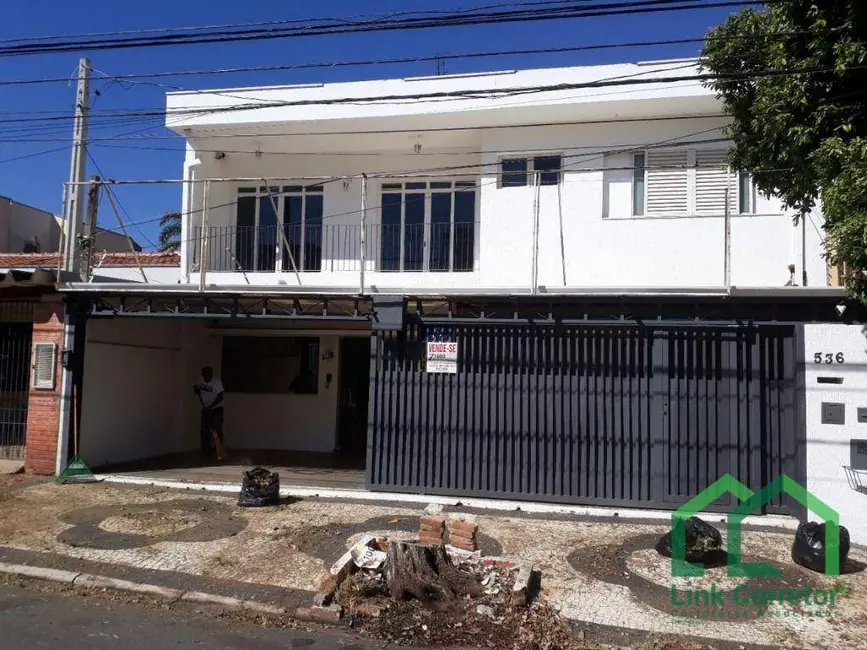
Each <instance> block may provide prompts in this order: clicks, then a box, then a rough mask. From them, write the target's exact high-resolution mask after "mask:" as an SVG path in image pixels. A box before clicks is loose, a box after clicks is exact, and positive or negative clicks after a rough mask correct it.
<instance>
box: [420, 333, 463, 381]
mask: <svg viewBox="0 0 867 650" xmlns="http://www.w3.org/2000/svg"><path fill="white" fill-rule="evenodd" d="M426 368H427V371H428V372H441V373H447V374H450V375H456V374H457V372H458V344H457V343H455V342H454V341H429V342H428V344H427V365H426Z"/></svg>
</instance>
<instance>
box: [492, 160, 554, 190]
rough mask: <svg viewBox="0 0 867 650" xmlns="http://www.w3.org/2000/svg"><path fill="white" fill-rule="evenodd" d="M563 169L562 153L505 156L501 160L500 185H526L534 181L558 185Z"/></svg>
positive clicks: (541, 183)
mask: <svg viewBox="0 0 867 650" xmlns="http://www.w3.org/2000/svg"><path fill="white" fill-rule="evenodd" d="M562 170H563V156H562V154H546V155H544V156H535V157H533V158H503V159H501V160H500V187H524V186H526V185H532V184H533V183H534V180H533V176H534V175H535V174H538V175H539V184H540V185H558V184H559V183H560V176H561V174H562Z"/></svg>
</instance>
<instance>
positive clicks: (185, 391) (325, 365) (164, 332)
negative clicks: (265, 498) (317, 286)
mask: <svg viewBox="0 0 867 650" xmlns="http://www.w3.org/2000/svg"><path fill="white" fill-rule="evenodd" d="M365 327H369V326H368V325H367V324H366V323H357V322H346V323H343V322H329V323H317V322H312V323H311V322H306V323H303V324H302V323H296V322H289V321H287V322H278V321H271V322H265V323H256V322H243V321H238V320H235V319H226V320H218V319H214V320H210V319H202V318H197V319H184V318H147V317H119V318H113V319H100V318H94V319H91V320H90V321H89V322H88V325H87V336H86V345H85V353H84V377H83V387H82V394H83V406H82V422H81V436H80V440H81V454H82V456H83V458H84V459H85V461H86V462H87V463H88V464H89V465H90V466H91V467H93V468H95V470H96V471H97V472H99V473H111V474H127V475H134V476H140V477H149V478H154V479H159V478H165V479H175V480H183V481H194V482H205V483H237V482H238V481H240V478H241V474H242V472H243V471H244V469H247V468H249V467H251V466H256V465H261V466H264V467H268V468H270V469H273V470H275V471H278V472H279V473H280V474H281V482H282V483H283V484H284V485H298V486H306V487H334V488H345V489H362V488H363V487H364V449H365V444H364V440H363V437H362V438H359V436H363V435H365V433H366V431H365V430H363V429H362V428H361V427H360V425H359V422H360V421H361V418H366V411H367V405H366V385H367V383H368V382H369V363H368V364H367V365H365V363H364V362H365V361H366V359H364V357H363V356H362V355H361V354H360V353H359V351H360V350H361V349H365V350H367V352H368V354H369V348H370V338H369V332H367V331H366V329H365ZM206 366H209V367H211V368H213V370H214V373H215V375H216V376H217V377H218V378H219V379H220V380H221V381H222V383H223V385H224V387H225V392H224V399H223V409H224V418H223V420H224V427H223V429H224V443H225V446H226V448H227V449H228V452H229V455H228V458H227V459H223V460H222V461H218V460H217V458H216V456H215V455H214V454H213V453H206V452H204V451H203V450H202V449H201V438H200V417H201V404H200V403H199V402H198V401H197V397H196V395H195V394H194V393H193V390H192V388H193V384H194V383H196V382H197V381H200V372H201V369H202V368H203V367H206Z"/></svg>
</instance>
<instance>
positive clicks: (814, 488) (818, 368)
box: [804, 325, 867, 544]
mask: <svg viewBox="0 0 867 650" xmlns="http://www.w3.org/2000/svg"><path fill="white" fill-rule="evenodd" d="M865 337H867V330H865V326H863V325H805V326H804V346H805V350H804V352H805V358H804V376H805V382H806V410H807V488H808V489H809V490H810V492H811V493H812V494H814V495H815V496H816V497H818V498H819V499H821V500H822V501H824V502H825V503H826V504H828V505H829V506H830V507H832V508H834V509H835V510H836V511H837V512H838V513H839V514H840V523H841V524H842V525H843V526H846V528H848V529H849V533H850V534H851V536H852V541H853V542H856V543H859V544H867V517H865V516H864V512H865V509H867V494H862V493H859V492H857V491H855V490H854V489H853V487H852V486H851V485H850V484H849V481H848V480H847V476H846V470H844V467H846V466H849V464H850V441H851V439H853V438H856V439H862V440H867V423H859V422H858V412H857V410H858V409H859V408H865V407H867V373H865V371H864V369H865V367H867V345H865ZM838 354H839V355H842V356H841V357H840V358H841V359H842V360H843V363H838V357H837V355H838ZM815 355H820V356H819V357H818V358H819V360H820V363H816V362H815V359H816V357H815ZM827 355H831V356H830V360H831V363H827V361H828V358H829V357H828V356H827ZM820 377H821V378H828V379H826V381H827V380H829V379H830V380H837V381H839V380H841V379H842V383H837V384H834V383H819V381H818V380H819V378H820ZM823 403H832V404H843V405H844V406H843V408H844V413H845V424H842V425H841V424H822V404H823ZM861 478H862V480H863V481H864V484H865V486H867V473H862V475H861ZM813 517H815V515H813Z"/></svg>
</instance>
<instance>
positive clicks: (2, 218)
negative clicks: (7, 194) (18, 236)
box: [0, 197, 12, 253]
mask: <svg viewBox="0 0 867 650" xmlns="http://www.w3.org/2000/svg"><path fill="white" fill-rule="evenodd" d="M11 212H12V201H10V200H8V199H6V198H3V197H0V253H2V252H4V251H7V252H8V251H9V214H10V213H11Z"/></svg>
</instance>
